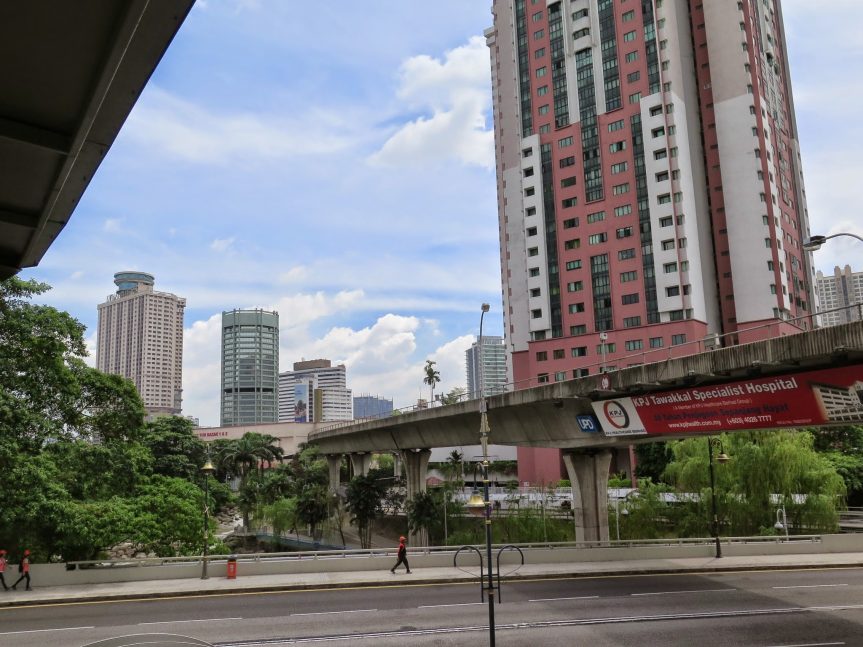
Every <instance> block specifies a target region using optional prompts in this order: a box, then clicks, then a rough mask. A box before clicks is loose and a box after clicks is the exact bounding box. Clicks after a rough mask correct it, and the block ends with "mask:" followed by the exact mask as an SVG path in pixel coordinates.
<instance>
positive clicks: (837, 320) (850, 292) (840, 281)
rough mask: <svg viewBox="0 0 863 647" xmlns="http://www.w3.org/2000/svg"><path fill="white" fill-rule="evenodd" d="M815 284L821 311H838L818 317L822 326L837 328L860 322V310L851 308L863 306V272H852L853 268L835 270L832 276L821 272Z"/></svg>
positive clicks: (816, 276) (846, 267) (817, 275)
mask: <svg viewBox="0 0 863 647" xmlns="http://www.w3.org/2000/svg"><path fill="white" fill-rule="evenodd" d="M815 284H816V289H817V291H818V298H819V299H820V307H819V310H820V311H821V312H824V311H825V310H836V309H837V308H845V309H844V310H836V311H835V312H828V313H826V314H822V315H818V318H819V319H820V322H821V325H822V326H836V325H838V324H843V323H850V322H852V321H859V320H860V308H861V307H863V306H859V305H858V307H857V308H850V307H849V306H851V305H854V304H855V303H856V304H863V272H852V271H851V266H850V265H846V266H845V269H839V267H836V268H834V270H833V274H832V275H829V274H828V275H826V276H825V275H824V274H823V273H821V272H820V271H819V272H818V273H817V274H816V275H815Z"/></svg>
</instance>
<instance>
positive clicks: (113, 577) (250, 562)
mask: <svg viewBox="0 0 863 647" xmlns="http://www.w3.org/2000/svg"><path fill="white" fill-rule="evenodd" d="M714 550H715V549H714V546H713V544H707V543H705V544H681V545H673V546H668V545H655V546H650V545H646V546H631V547H630V546H619V547H608V548H576V547H549V548H532V549H530V550H525V551H524V557H525V563H526V564H565V563H567V562H603V561H627V560H641V559H681V558H687V557H694V558H698V557H712V556H713V554H714ZM722 552H723V554H724V555H727V556H729V557H745V556H755V555H804V554H817V553H822V554H823V553H855V552H860V553H863V533H861V534H843V535H822V536H821V538H820V540H813V541H811V542H808V541H791V542H785V541H779V540H777V541H775V542H774V541H753V542H751V543H745V542H742V541H735V542H730V543H725V542H723V544H722ZM453 555H454V551H453V552H432V553H427V554H424V553H422V552H420V551H418V550H417V551H410V552H409V555H408V557H409V559H410V562H411V565H412V566H413V567H414V568H431V567H452V565H453ZM519 561H520V559H519V556H518V553H517V552H515V551H504V552H503V553H502V554H501V560H500V563H501V564H502V565H504V564H506V565H512V564H517V563H519ZM394 563H395V551H394V550H393V551H389V552H387V551H381V552H373V553H370V554H368V555H353V556H347V557H345V556H342V555H340V554H338V553H334V554H332V555H328V554H326V553H321V554H319V555H317V556H314V557H312V556H307V557H302V558H297V557H284V558H267V559H259V560H257V559H255V558H254V557H253V556H244V555H240V556H239V558H238V563H237V572H238V576H239V577H243V576H253V575H282V574H291V573H319V572H328V573H337V572H351V571H376V570H380V571H383V570H384V569H388V568H391V567H392V565H393V564H394ZM477 565H478V557H477V555H476V553H473V552H468V551H464V552H462V553H461V554H460V555H459V566H463V567H476V566H477ZM226 570H227V566H226V561H225V559H224V557H221V558H216V559H213V560H211V561H210V563H209V566H208V573H209V575H210V576H211V577H226V575H227V573H226ZM8 574H9V575H15V577H16V578H17V574H15V573H14V572H13V573H8ZM200 576H201V563H200V562H189V563H168V564H163V565H159V564H156V565H147V566H139V565H130V564H129V563H125V564H124V563H122V562H120V563H116V565H114V566H100V567H98V568H84V569H75V570H72V571H69V570H66V566H65V564H34V565H33V566H32V577H33V585H34V586H74V585H82V584H107V583H110V582H135V581H148V580H172V579H182V578H195V577H200ZM7 579H8V578H7ZM13 581H14V580H13Z"/></svg>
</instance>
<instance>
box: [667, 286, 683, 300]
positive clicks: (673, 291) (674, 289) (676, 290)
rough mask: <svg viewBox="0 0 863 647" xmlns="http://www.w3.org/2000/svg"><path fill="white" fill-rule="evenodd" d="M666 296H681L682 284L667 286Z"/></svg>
mask: <svg viewBox="0 0 863 647" xmlns="http://www.w3.org/2000/svg"><path fill="white" fill-rule="evenodd" d="M665 296H667V297H679V296H680V286H679V285H672V286H670V287H667V288H665Z"/></svg>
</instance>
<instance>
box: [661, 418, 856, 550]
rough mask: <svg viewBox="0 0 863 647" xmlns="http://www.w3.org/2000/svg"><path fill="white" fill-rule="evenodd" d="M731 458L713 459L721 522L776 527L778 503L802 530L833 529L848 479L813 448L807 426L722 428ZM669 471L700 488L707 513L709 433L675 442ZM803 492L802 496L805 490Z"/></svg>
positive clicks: (681, 484) (753, 528)
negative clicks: (720, 461)
mask: <svg viewBox="0 0 863 647" xmlns="http://www.w3.org/2000/svg"><path fill="white" fill-rule="evenodd" d="M719 438H720V440H721V442H722V445H723V449H724V451H725V452H726V453H727V454H728V455H729V456H730V457H731V460H730V461H729V462H728V463H726V464H724V465H720V464H714V473H715V475H716V500H717V509H718V514H719V517H720V525H721V526H722V528H723V531H724V532H727V533H731V534H734V535H754V534H759V533H771V532H772V526H773V523H774V520H775V510H776V508H777V507H778V505H780V504H782V505H784V506H785V509H786V512H787V513H788V519H789V523H790V525H791V527H792V528H794V529H795V531H797V532H833V531H835V530H836V528H837V524H838V514H837V507H838V506H841V505H843V497H844V495H845V485H844V483H843V481H842V478H841V477H840V476H839V474H837V472H836V470H835V468H834V467H833V466H832V465H831V464H830V462H829V461H828V460H827V459H826V458H824V457H823V456H821V455H819V454H818V453H816V452H815V451H814V449H813V438H812V434H810V433H808V432H804V431H770V432H767V431H763V432H749V433H744V432H738V433H733V434H722V435H721V436H720V437H719ZM672 451H673V453H674V460H673V461H672V462H671V463H669V465H668V468H667V469H666V477H667V478H668V479H669V480H670V482H672V483H673V484H674V485H675V486H676V488H677V490H678V491H681V492H694V493H698V494H699V495H700V496H699V497H698V500H699V502H698V504H697V510H698V513H699V514H700V515H701V516H703V517H705V518H706V517H708V514H709V513H708V509H707V505H708V504H709V502H710V501H711V498H710V497H711V493H710V484H709V478H710V472H709V469H708V452H707V439H706V438H690V439H687V440H682V441H677V442H675V443H674V444H673V445H672ZM800 495H802V496H800Z"/></svg>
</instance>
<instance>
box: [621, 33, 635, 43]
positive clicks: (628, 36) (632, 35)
mask: <svg viewBox="0 0 863 647" xmlns="http://www.w3.org/2000/svg"><path fill="white" fill-rule="evenodd" d="M634 40H635V30H632V31H628V32H626V33H625V34H624V35H623V42H624V43H631V42H632V41H634Z"/></svg>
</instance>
